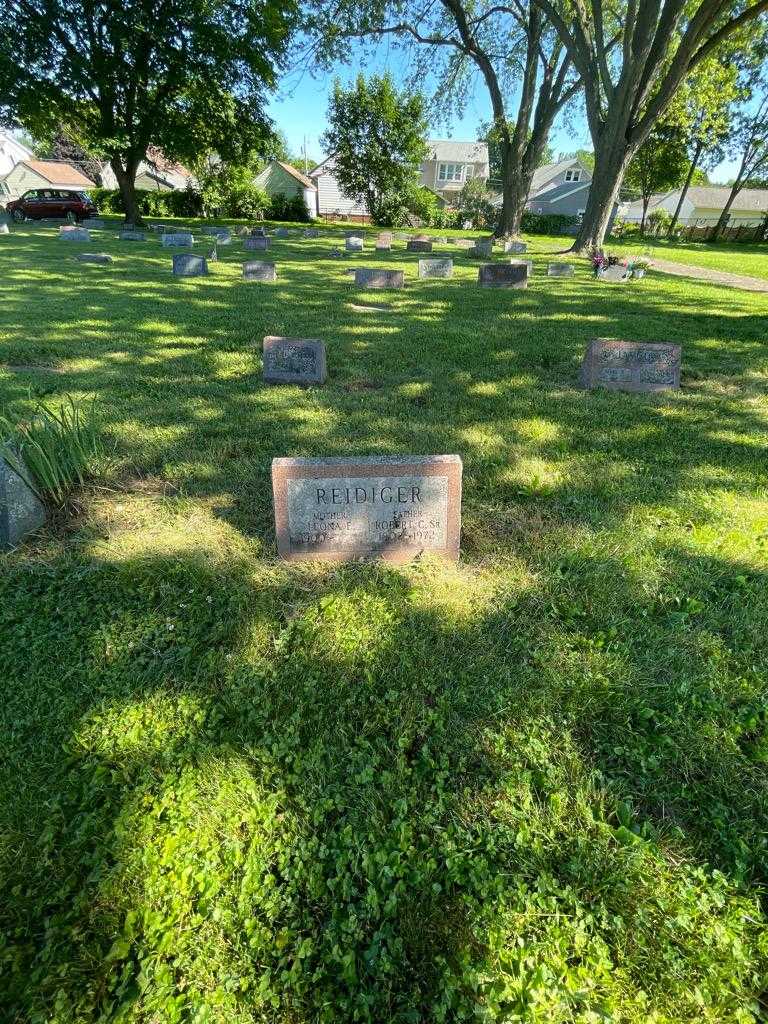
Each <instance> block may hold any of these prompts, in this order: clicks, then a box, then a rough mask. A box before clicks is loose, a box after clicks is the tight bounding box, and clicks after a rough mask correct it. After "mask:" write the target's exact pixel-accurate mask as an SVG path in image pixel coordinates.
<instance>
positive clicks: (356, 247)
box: [344, 235, 364, 252]
mask: <svg viewBox="0 0 768 1024" xmlns="http://www.w3.org/2000/svg"><path fill="white" fill-rule="evenodd" d="M363 245H364V242H363V239H362V238H361V237H360V236H359V235H350V236H349V237H348V238H347V239H346V241H345V242H344V247H345V248H346V250H347V252H362V251H363Z"/></svg>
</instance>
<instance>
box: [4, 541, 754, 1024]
mask: <svg viewBox="0 0 768 1024" xmlns="http://www.w3.org/2000/svg"><path fill="white" fill-rule="evenodd" d="M559 542H560V538H559V537H554V538H553V545H552V546H553V548H555V547H556V546H557V544H558V543H559ZM545 546H546V545H545ZM118 550H119V549H118ZM125 550H126V551H129V550H130V549H129V548H126V549H125ZM109 552H110V545H109V544H108V543H107V544H105V545H102V547H100V548H97V549H96V550H95V552H94V554H95V557H93V558H91V559H80V558H77V557H74V556H73V554H72V553H64V554H62V555H61V556H60V558H58V559H48V560H47V561H43V562H35V561H30V560H27V559H25V558H24V556H23V555H19V556H15V557H14V558H13V559H9V560H8V571H7V572H6V573H4V574H3V576H2V578H1V579H0V618H2V619H3V620H4V621H3V623H2V625H3V628H2V630H0V652H1V653H2V656H3V662H4V664H5V665H6V666H7V672H8V675H7V681H8V689H7V692H6V694H5V697H4V703H3V719H4V731H5V735H6V739H5V743H4V750H5V752H6V761H5V770H4V772H3V786H2V788H3V790H4V794H5V795H4V798H3V802H4V805H5V806H4V809H3V812H2V813H3V818H4V825H3V832H4V834H5V862H6V864H5V871H6V873H7V891H8V892H10V893H12V894H13V900H12V902H9V903H8V904H7V905H6V906H5V908H4V914H5V916H6V926H7V930H6V935H7V936H9V941H8V945H7V946H6V954H7V955H6V962H7V964H9V971H8V973H7V974H6V979H7V980H6V983H5V986H4V990H5V996H4V998H5V1003H6V1007H7V1012H8V1013H9V1014H10V1016H9V1019H10V1020H22V1019H24V1018H25V1017H26V1016H29V1015H31V1014H32V1013H34V1012H41V1013H45V1012H47V1013H50V1012H51V1011H52V1008H53V1006H54V1005H55V1006H56V1007H57V1012H59V1013H60V1014H62V1015H65V1014H66V1013H67V1012H69V1013H70V1014H71V1016H72V1017H73V1018H74V1019H95V1018H96V1016H97V1015H98V1014H99V1013H111V1014H114V1013H115V1012H117V1010H118V1007H119V1008H120V1010H121V1012H125V1013H136V1014H139V1015H141V1014H143V1015H145V1016H146V1015H151V1014H152V1013H154V1014H156V1015H157V1014H161V1015H162V1014H163V1013H165V1014H166V1015H167V1014H168V1013H170V1012H171V1010H170V1009H169V1007H170V1006H171V1003H172V1004H173V1006H174V1007H175V1009H174V1012H176V1011H177V1010H178V1011H179V1012H182V1013H189V1014H194V1012H195V1011H197V1010H199V1008H200V1006H201V1004H202V1003H204V1002H206V1001H209V1002H211V1005H212V1006H216V1007H218V1010H217V1011H215V1012H220V1013H221V1015H222V1017H223V1018H224V1017H226V1015H227V1014H229V1015H230V1016H232V1015H234V1016H235V1018H236V1019H248V1018H249V1017H250V1016H251V1015H252V1016H254V1017H258V1015H259V1013H268V1014H270V1013H271V1014H274V1015H275V1018H276V1019H278V1017H280V1018H281V1019H285V1018H286V1017H290V1018H291V1019H297V1020H304V1019H306V1020H314V1019H325V1018H324V1016H323V1015H324V1014H325V1015H326V1016H327V1015H328V1013H329V1012H330V1011H329V1010H328V1007H332V1015H331V1017H332V1019H334V1020H350V1021H351V1020H355V1019H369V1018H370V1019H372V1020H384V1019H387V1020H392V1021H407V1020H433V1019H439V1018H440V1014H444V1015H445V1014H447V1015H448V1016H449V1017H451V1016H452V1015H453V1016H459V1015H460V1013H462V1012H464V1011H467V1012H469V1011H477V1010H478V1009H479V1008H480V1007H484V1008H485V1009H488V1007H489V1006H493V1005H496V1004H495V1003H494V1002H493V1001H494V1000H495V999H499V1000H500V1003H499V1005H500V1007H501V1010H503V1011H504V1012H510V1013H511V1012H524V1010H525V1007H526V1006H527V1001H528V1000H529V999H530V998H532V997H533V994H534V993H538V995H537V998H540V999H542V1000H544V1005H547V1004H546V1000H547V999H551V1000H554V999H556V1001H557V1002H556V1005H557V1007H559V1008H560V1010H563V1008H567V1009H568V1012H571V1013H575V1012H577V1011H578V1012H582V1011H585V1010H592V1011H593V1012H602V1011H603V1010H605V1009H606V1008H607V1007H608V1006H609V1005H619V1006H621V1007H622V1008H623V1009H624V1010H626V1011H627V1012H629V1011H630V1009H631V1007H632V1006H633V1005H634V1003H633V1000H635V999H636V993H637V991H638V990H641V989H642V990H644V991H645V993H646V996H645V997H644V998H647V999H648V1000H650V1003H649V1005H647V1006H646V1011H648V1010H651V1009H658V1010H659V1011H660V1012H665V1011H666V1012H667V1013H674V1014H675V1015H676V1019H679V1020H692V1021H693V1020H696V1019H698V1017H697V1014H698V1013H700V1006H699V1004H698V1003H696V1000H695V997H694V990H696V989H698V990H699V991H705V992H707V995H708V998H709V997H711V998H712V999H713V1000H722V1002H720V1003H718V1002H717V1001H715V1003H714V1004H713V1005H715V1006H723V1007H725V1006H726V1005H728V1006H732V1005H734V1003H733V1002H730V1000H733V1001H735V1003H737V1004H738V1003H741V1004H746V1002H747V1001H748V999H749V998H750V997H751V996H752V995H753V994H754V983H753V982H752V981H751V980H750V975H751V973H752V972H753V970H756V969H757V963H758V960H759V957H758V955H757V952H756V946H755V941H756V930H757V927H758V925H756V924H755V921H756V920H757V919H756V918H755V917H754V915H755V914H756V910H755V908H754V907H750V906H749V904H748V903H746V904H742V903H740V902H739V900H740V897H739V896H738V895H737V893H736V891H735V889H734V888H733V887H732V885H731V883H726V882H724V881H722V880H720V881H718V880H717V879H713V878H711V877H709V876H707V875H703V874H700V875H696V874H695V873H694V872H690V871H689V869H688V866H687V865H688V863H689V862H690V863H691V864H693V865H694V866H695V865H703V864H706V863H707V862H708V863H709V864H711V865H715V866H717V867H719V868H720V869H721V870H722V871H724V872H726V873H727V874H729V875H730V876H731V877H732V879H733V880H734V881H735V882H737V883H744V882H746V881H750V882H764V881H765V867H766V863H765V853H766V851H765V846H764V836H765V834H766V789H765V781H766V780H765V772H764V768H763V760H762V752H763V749H764V744H765V742H767V740H766V734H765V729H766V725H765V720H764V716H763V717H761V716H760V714H759V713H758V711H757V709H758V708H759V707H760V706H761V703H760V702H761V700H762V699H763V698H764V679H765V675H764V672H765V649H764V645H763V643H762V638H763V637H764V626H765V624H766V623H767V622H768V597H767V596H766V595H768V587H766V579H765V574H763V573H758V572H755V571H752V570H745V569H744V568H743V567H742V566H739V565H737V564H734V563H731V562H728V561H727V560H725V559H715V558H709V559H704V558H700V557H697V556H693V555H691V553H690V552H687V551H685V550H681V549H675V548H670V549H665V550H664V552H663V559H664V560H665V562H666V565H665V570H666V573H668V576H669V579H670V580H674V581H675V589H674V590H673V589H671V587H665V586H663V585H662V586H660V587H659V588H658V590H657V592H655V593H653V594H649V592H648V590H647V588H646V586H645V584H646V581H645V580H644V579H643V578H641V576H640V575H638V574H636V575H634V576H633V575H632V573H630V572H628V571H627V567H626V565H624V564H623V563H621V562H620V561H617V560H615V559H612V558H609V557H607V556H606V555H605V554H604V553H601V554H595V553H594V552H593V551H591V549H590V548H589V546H588V544H587V543H586V542H580V543H575V544H573V545H572V546H571V548H570V549H569V550H564V551H561V553H560V555H559V556H558V557H553V556H552V555H550V556H548V557H542V555H541V552H542V541H541V540H539V541H536V540H534V541H529V543H528V545H527V546H526V545H523V544H521V551H520V552H519V554H518V559H519V565H518V568H517V572H516V573H512V572H511V573H509V574H508V575H507V576H506V577H505V578H504V582H503V586H502V585H501V583H500V581H499V580H498V579H496V580H495V581H493V580H488V579H483V578H481V577H480V578H475V579H472V580H470V579H469V578H468V577H467V576H466V575H464V576H461V573H462V572H463V570H461V569H454V568H450V567H445V568H444V567H439V566H434V565H431V564H430V563H425V564H424V565H423V566H422V567H421V568H419V569H412V570H410V571H408V572H399V571H395V570H391V569H388V568H385V567H382V566H380V565H361V566H349V567H346V568H343V569H328V568H327V567H320V568H318V567H316V566H315V567H312V566H308V567H291V568H286V567H279V566H276V565H274V564H270V563H254V562H253V561H251V560H248V559H244V560H240V559H238V558H237V557H235V556H229V557H227V556H226V554H222V556H216V555H213V556H212V555H209V554H207V553H206V552H205V551H204V550H203V549H200V550H196V547H195V544H194V542H192V543H191V544H190V547H189V550H187V552H186V553H184V554H182V553H180V552H177V553H176V554H175V555H174V556H173V557H170V556H166V557H160V556H157V555H156V554H152V553H150V552H148V553H147V554H145V555H144V556H142V557H139V556H137V555H135V554H132V555H131V554H123V555H120V556H119V557H118V552H117V551H115V552H114V553H113V554H112V555H111V556H110V555H109ZM662 575H664V574H662ZM747 603H749V605H750V612H749V614H747V612H746V611H745V605H746V604H747ZM52 658H55V659H56V661H57V663H58V664H59V665H60V666H61V671H60V672H59V673H52V672H51V671H50V662H51V659H52ZM753 719H755V721H753ZM620 805H621V806H623V807H624V808H625V810H623V811H622V810H621V809H620ZM617 808H619V809H618V810H617ZM635 828H636V829H637V831H638V832H640V833H641V834H642V835H643V836H645V838H644V839H640V838H637V837H636V832H635V831H633V830H634V829H635ZM622 829H623V830H624V831H623V832H622V831H621V830H622ZM745 908H746V909H745ZM747 910H748V911H749V913H746V912H747ZM745 913H746V917H745ZM749 914H752V915H753V916H752V918H750V917H749ZM555 922H557V923H555ZM718 928H719V929H720V930H719V931H718ZM735 933H738V936H739V937H738V939H737V940H734V941H738V942H741V943H742V944H743V948H744V949H746V951H747V952H746V954H745V955H744V958H743V959H739V960H737V958H735V957H734V955H733V947H732V945H731V937H732V935H733V934H735ZM627 936H632V940H631V942H629V943H628V942H627ZM519 941H522V947H521V946H520V945H519V944H518V942H519ZM702 946H703V947H705V948H708V949H709V950H710V953H711V957H709V958H703V959H702V958H701V957H700V955H699V954H700V950H701V948H702ZM649 963H651V964H653V965H655V966H654V968H653V969H649V968H648V964H649ZM537 972H538V973H537ZM582 973H583V978H584V980H585V981H586V979H588V978H591V981H592V984H591V985H590V986H589V987H588V988H587V989H586V990H584V991H582V992H581V994H579V992H578V991H574V989H573V985H571V984H570V982H573V981H574V979H578V978H579V977H580V976H581V974H582ZM226 978H231V979H233V984H232V985H230V986H227V985H226V984H223V979H226ZM537 978H538V981H537ZM563 979H566V980H563ZM502 982H503V984H502ZM505 986H506V987H505ZM499 993H501V995H500V994H499ZM729 993H733V994H732V995H731V994H729ZM272 1000H274V1002H273V1003H271V1001H272ZM1 1003H2V998H0V1004H1ZM270 1004H271V1005H272V1007H273V1009H271V1010H270V1009H269V1006H270ZM552 1005H553V1006H554V1005H555V1003H553V1004H552ZM638 1008H639V1004H638V1007H636V1009H638ZM500 1012H501V1011H500ZM638 1012H639V1010H638ZM331 1017H328V1019H329V1020H330V1019H331Z"/></svg>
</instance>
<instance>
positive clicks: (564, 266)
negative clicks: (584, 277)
mask: <svg viewBox="0 0 768 1024" xmlns="http://www.w3.org/2000/svg"><path fill="white" fill-rule="evenodd" d="M547 277H573V264H572V263H550V264H548V265H547Z"/></svg>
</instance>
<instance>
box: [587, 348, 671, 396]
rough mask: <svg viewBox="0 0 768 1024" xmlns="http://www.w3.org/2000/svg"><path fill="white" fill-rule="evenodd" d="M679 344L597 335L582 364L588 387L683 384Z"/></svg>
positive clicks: (651, 387)
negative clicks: (600, 336) (615, 338)
mask: <svg viewBox="0 0 768 1024" xmlns="http://www.w3.org/2000/svg"><path fill="white" fill-rule="evenodd" d="M680 358H681V350H680V346H679V345H672V344H667V343H658V342H646V341H608V340H606V339H605V338H595V339H594V340H593V341H591V342H590V343H589V345H588V347H587V351H586V353H585V355H584V359H583V361H582V364H581V383H582V385H583V386H584V387H585V388H600V387H602V388H609V389H610V390H612V391H665V390H668V389H677V388H679V387H680Z"/></svg>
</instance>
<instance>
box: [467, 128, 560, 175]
mask: <svg viewBox="0 0 768 1024" xmlns="http://www.w3.org/2000/svg"><path fill="white" fill-rule="evenodd" d="M514 128H515V126H514V125H513V124H509V125H508V131H509V133H510V134H512V132H514ZM477 132H478V138H480V139H484V140H485V142H486V143H487V145H488V165H489V173H488V177H489V178H490V179H491V180H492V181H502V180H503V178H504V161H503V150H502V138H501V133H500V132H499V130H498V129H497V128H496V127H494V125H493V123H490V124H489V123H488V121H481V122H480V125H479V127H478V130H477ZM536 161H537V162H536V167H543V166H544V164H551V163H553V162H554V152H553V150H552V147H551V146H550V145H549V143H548V142H546V143H545V144H544V145H543V146H542V147H541V149H538V150H537V155H536Z"/></svg>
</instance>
